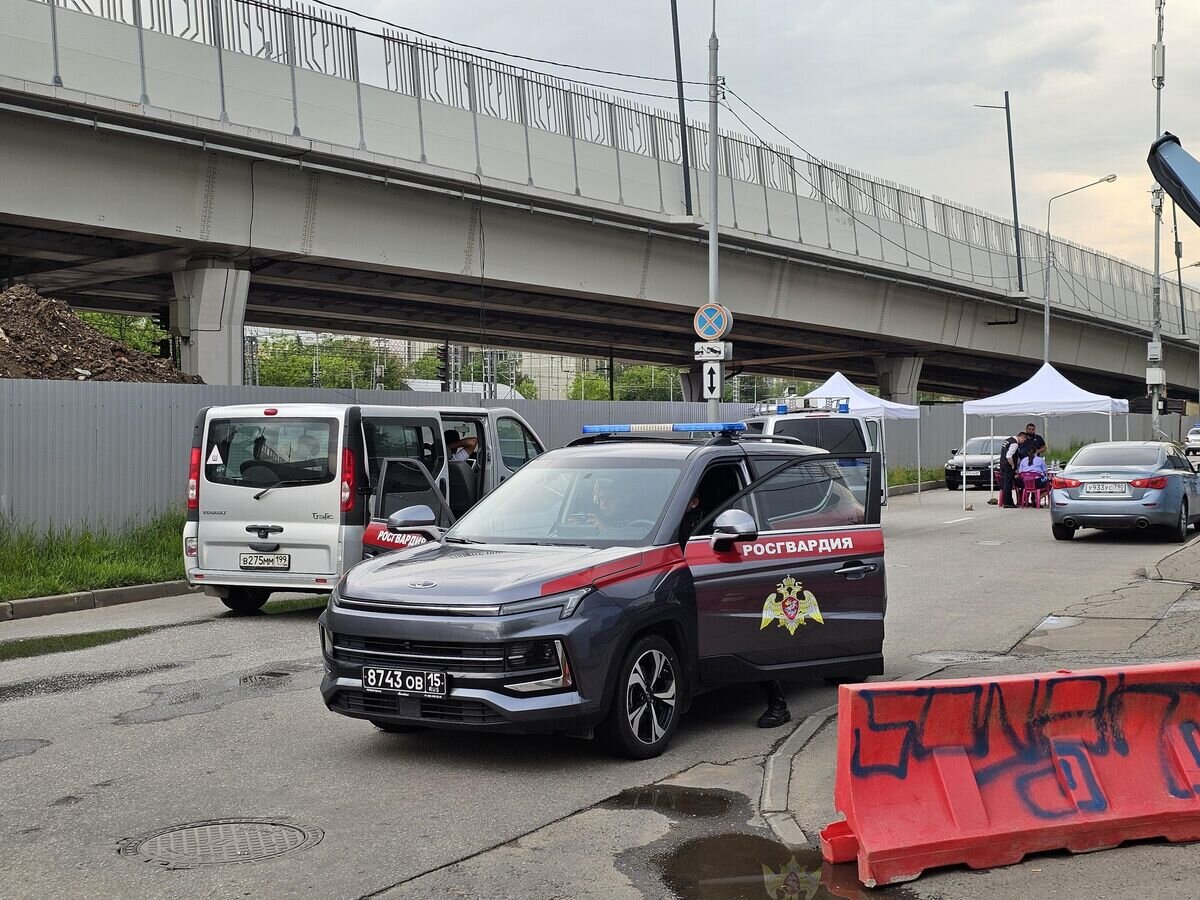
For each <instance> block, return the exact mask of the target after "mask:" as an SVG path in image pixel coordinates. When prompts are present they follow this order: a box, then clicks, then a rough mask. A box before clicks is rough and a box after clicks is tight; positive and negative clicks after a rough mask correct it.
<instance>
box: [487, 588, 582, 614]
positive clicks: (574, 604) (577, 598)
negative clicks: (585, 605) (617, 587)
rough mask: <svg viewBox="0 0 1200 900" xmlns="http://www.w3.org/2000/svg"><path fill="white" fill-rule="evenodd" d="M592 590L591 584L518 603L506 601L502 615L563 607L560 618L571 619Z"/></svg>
mask: <svg viewBox="0 0 1200 900" xmlns="http://www.w3.org/2000/svg"><path fill="white" fill-rule="evenodd" d="M591 592H592V588H591V586H590V585H589V586H588V587H585V588H576V589H575V590H573V591H564V592H563V593H561V594H548V595H547V596H545V597H534V598H533V599H532V600H518V601H517V602H516V603H505V604H504V605H503V606H501V607H500V615H502V616H513V615H516V614H518V613H527V612H537V611H538V610H542V609H554V608H556V607H561V609H562V611H561V612H560V613H559V614H558V617H559V618H560V619H569V618H570V617H571V616H573V615H574V614H575V610H577V609H578V608H579V604H580V603H582V602H583V598H584V597H586V596H587V595H588V594H590V593H591Z"/></svg>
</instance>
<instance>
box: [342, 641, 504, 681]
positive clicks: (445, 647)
mask: <svg viewBox="0 0 1200 900" xmlns="http://www.w3.org/2000/svg"><path fill="white" fill-rule="evenodd" d="M333 645H334V650H333V655H334V659H335V660H336V661H337V662H339V663H341V664H342V665H350V666H390V667H396V666H417V667H421V668H430V669H437V670H440V671H445V670H449V671H454V672H485V673H486V672H496V673H502V672H504V644H499V643H497V644H464V643H435V642H431V641H408V640H397V639H393V638H367V637H358V636H356V635H348V634H335V635H334V636H333Z"/></svg>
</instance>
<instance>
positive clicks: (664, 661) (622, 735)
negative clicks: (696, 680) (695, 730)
mask: <svg viewBox="0 0 1200 900" xmlns="http://www.w3.org/2000/svg"><path fill="white" fill-rule="evenodd" d="M678 673H679V660H678V658H677V657H676V655H675V650H674V649H673V648H672V647H671V645H670V644H669V643H667V641H666V640H664V639H663V638H662V637H660V636H659V635H655V634H652V635H646V636H645V637H643V638H641V639H639V640H637V641H635V642H634V644H633V646H632V647H630V648H629V652H627V653H626V654H625V659H624V660H623V661H622V664H621V669H620V671H619V672H618V673H617V695H616V696H615V697H614V698H613V703H612V707H611V708H610V709H609V712H608V717H607V718H606V719H605V720H604V722H603V724H602V725H601V734H602V736H603V737H604V740H605V743H606V744H608V747H609V749H610V750H612V751H613V752H614V753H616V754H618V755H619V756H625V757H628V758H629V759H649V758H650V757H652V756H658V755H659V754H660V753H662V752H663V750H665V749H666V746H667V744H668V743H669V742H670V740H671V737H672V736H673V735H674V734H675V727H676V725H677V723H678V719H679V716H678V708H677V704H676V701H677V699H678V691H679V686H678Z"/></svg>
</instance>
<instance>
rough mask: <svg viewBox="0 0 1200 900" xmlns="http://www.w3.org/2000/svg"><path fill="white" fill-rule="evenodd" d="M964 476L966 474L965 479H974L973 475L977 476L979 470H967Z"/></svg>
mask: <svg viewBox="0 0 1200 900" xmlns="http://www.w3.org/2000/svg"><path fill="white" fill-rule="evenodd" d="M965 474H966V475H967V477H969V478H970V477H974V476H975V475H978V474H979V470H978V469H967V471H966V473H965Z"/></svg>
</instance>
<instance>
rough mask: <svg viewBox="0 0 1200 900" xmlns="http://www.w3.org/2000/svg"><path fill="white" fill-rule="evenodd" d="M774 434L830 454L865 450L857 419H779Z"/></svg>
mask: <svg viewBox="0 0 1200 900" xmlns="http://www.w3.org/2000/svg"><path fill="white" fill-rule="evenodd" d="M775 434H782V435H786V436H787V437H794V438H798V439H799V440H801V441H803V442H804V443H806V444H808V445H809V446H810V447H820V448H821V449H822V450H828V451H829V452H830V453H862V452H863V451H864V450H866V449H867V444H866V442H865V441H864V440H863V432H862V429H861V428H860V427H859V424H858V419H844V418H834V417H832V416H830V417H822V418H812V419H780V420H779V421H778V422H776V423H775Z"/></svg>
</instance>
